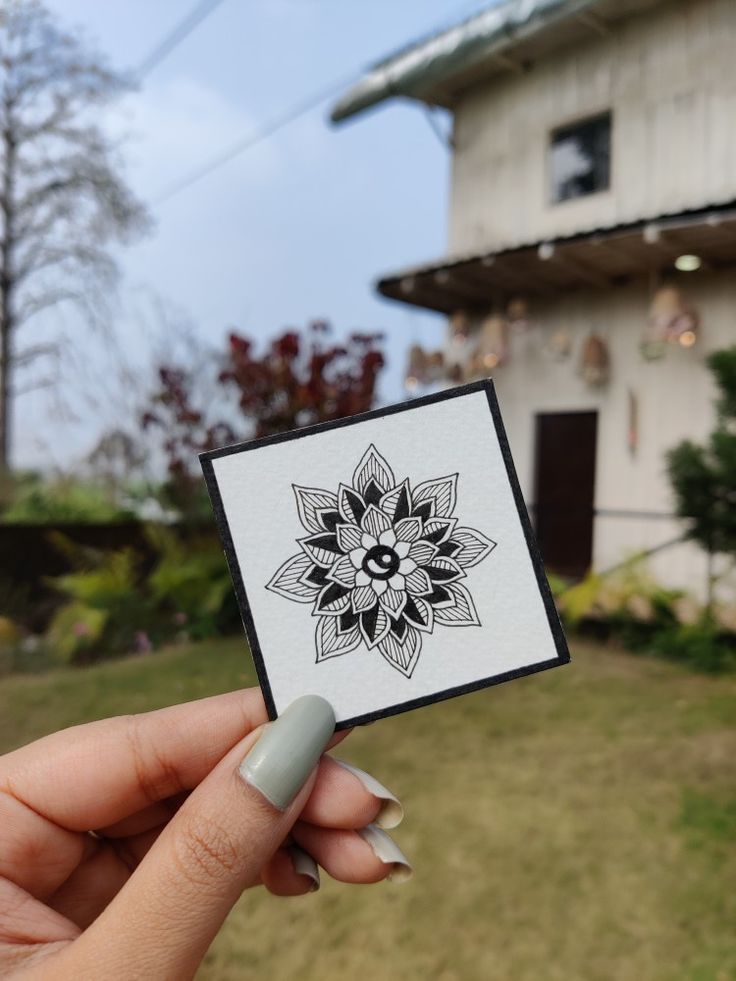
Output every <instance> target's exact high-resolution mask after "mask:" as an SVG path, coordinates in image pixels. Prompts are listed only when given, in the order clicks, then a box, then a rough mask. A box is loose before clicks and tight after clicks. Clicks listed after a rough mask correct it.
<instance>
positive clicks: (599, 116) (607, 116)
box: [545, 109, 614, 207]
mask: <svg viewBox="0 0 736 981" xmlns="http://www.w3.org/2000/svg"><path fill="white" fill-rule="evenodd" d="M599 120H607V121H608V174H607V178H608V180H607V183H606V184H605V186H601V187H596V188H595V189H594V190H592V191H586V192H584V193H582V194H575V195H572V196H570V197H558V196H557V193H556V186H555V180H554V173H553V169H552V167H553V165H552V153H553V150H554V146H555V140H556V139H557V138H559V136H560V134H564V133H566V132H568V131H569V132H572V131H574V130H575V129H577V128H579V127H582V126H585V125H587V124H589V123H595V122H598V121H599ZM613 133H614V113H613V110H612V109H601V110H599V111H597V112H592V113H586V114H585V115H581V116H576V117H575V118H573V119H570V120H568V121H566V122H564V123H559V124H558V125H556V126H553V127H552V128H551V129H550V130H548V132H547V150H546V164H547V166H546V168H545V169H546V184H547V203H548V204H549V205H551V206H552V207H559V206H560V205H565V204H570V203H572V202H574V201H582V200H587V199H589V198H592V197H595V196H596V195H599V194H607V193H609V192H610V191H611V189H612V187H613Z"/></svg>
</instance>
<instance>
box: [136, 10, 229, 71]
mask: <svg viewBox="0 0 736 981" xmlns="http://www.w3.org/2000/svg"><path fill="white" fill-rule="evenodd" d="M221 3H223V0H200V2H199V3H198V4H196V5H195V6H194V7H193V9H192V10H191V11H190V12H189V13H188V14H187V16H186V17H184V18H183V19H182V20H181V21H179V23H178V24H176V26H175V27H174V28H173V29H172V30H171V31H169V33H168V34H167V35H166V36H165V37H164V38H163V39H162V40H161V41H159V43H158V44H157V45H156V46H155V47H154V48H153V49H152V50H151V51H150V52H149V54H148V55H146V57H145V58H144V59H143V61H141V63H140V64H139V65H138V68H137V69H136V70H135V77H136V78H137V79H138V80H139V81H141V80H142V79H144V78H145V77H146V75H150V73H151V72H152V71H153V69H154V68H156V67H157V66H158V65H159V64H160V63H161V62H162V61H163V60H164V58H166V57H168V55H170V54H171V52H172V51H173V50H174V48H176V47H178V45H180V44H181V42H182V41H183V40H184V39H185V38H187V37H189V35H190V34H191V33H192V31H193V30H194V29H195V28H197V27H199V25H200V24H201V23H202V21H204V20H205V18H206V17H209V15H210V14H211V13H213V11H215V10H216V9H217V7H219V6H220V4H221Z"/></svg>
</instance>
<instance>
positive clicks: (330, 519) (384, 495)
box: [201, 380, 570, 729]
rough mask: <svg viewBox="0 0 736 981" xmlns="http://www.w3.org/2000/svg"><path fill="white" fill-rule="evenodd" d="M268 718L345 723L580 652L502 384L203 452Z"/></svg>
mask: <svg viewBox="0 0 736 981" xmlns="http://www.w3.org/2000/svg"><path fill="white" fill-rule="evenodd" d="M201 461H202V467H203V470H204V474H205V479H206V481H207V487H208V490H209V493H210V497H211V499H212V504H213V508H214V512H215V516H216V520H217V524H218V528H219V532H220V535H221V537H222V540H223V544H224V547H225V554H226V556H227V560H228V563H229V566H230V571H231V573H232V577H233V582H234V585H235V592H236V594H237V598H238V603H239V605H240V612H241V615H242V618H243V624H244V626H245V630H246V633H247V635H248V640H249V642H250V647H251V651H252V653H253V658H254V660H255V664H256V668H257V670H258V677H259V680H260V683H261V687H262V689H263V695H264V698H265V701H266V706H267V708H268V712H269V716H270V718H272V719H273V718H276V716H277V715H278V714H279V713H280V712H282V711H283V710H284V709H285V708H286V706H287V705H289V703H290V702H292V701H293V700H294V699H295V698H298V697H299V696H300V695H305V694H317V695H321V696H322V697H323V698H326V699H327V701H328V702H330V704H331V705H332V707H333V709H334V711H335V715H336V718H337V722H338V725H337V728H338V729H344V728H347V727H349V726H354V725H359V724H361V723H365V722H369V721H373V720H375V719H379V718H383V717H385V716H389V715H394V714H396V713H398V712H405V711H408V710H409V709H413V708H418V707H419V706H422V705H429V704H431V703H433V702H436V701H439V700H441V699H444V698H450V697H452V696H454V695H462V694H464V693H466V692H470V691H474V690H476V689H479V688H485V687H487V686H489V685H495V684H498V683H499V682H502V681H508V680H510V679H512V678H518V677H520V676H522V675H526V674H531V673H533V672H535V671H541V670H543V669H545V668H551V667H555V666H556V665H559V664H565V663H567V662H568V661H569V659H570V656H569V653H568V650H567V644H566V642H565V637H564V634H563V632H562V628H561V626H560V621H559V618H558V616H557V611H556V609H555V605H554V601H553V599H552V594H551V592H550V589H549V585H548V583H547V579H546V577H545V574H544V569H543V567H542V561H541V558H540V555H539V551H538V549H537V545H536V542H535V540H534V535H533V533H532V529H531V524H530V522H529V517H528V515H527V511H526V508H525V505H524V500H523V497H522V494H521V489H520V487H519V483H518V480H517V478H516V473H515V471H514V465H513V461H512V459H511V453H510V450H509V446H508V442H507V440H506V435H505V432H504V428H503V422H502V420H501V415H500V411H499V408H498V403H497V401H496V396H495V392H494V388H493V383H492V382H491V381H490V380H489V381H481V382H477V383H474V384H471V385H465V386H462V387H459V388H453V389H450V390H447V391H444V392H440V393H438V394H435V395H428V396H426V397H423V398H417V399H414V400H413V401H411V402H406V403H402V404H400V405H392V406H388V407H386V408H382V409H377V410H375V411H372V412H367V413H365V414H363V415H360V416H353V417H350V418H347V419H342V420H339V421H337V422H330V423H324V424H321V425H317V426H312V427H309V428H306V429H300V430H296V431H294V432H290V433H285V434H280V435H277V436H271V437H266V438H264V439H257V440H252V441H251V442H247V443H241V444H238V445H236V446H228V447H224V448H223V449H219V450H214V451H212V452H209V453H205V454H203V455H202V457H201Z"/></svg>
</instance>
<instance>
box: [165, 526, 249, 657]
mask: <svg viewBox="0 0 736 981" xmlns="http://www.w3.org/2000/svg"><path fill="white" fill-rule="evenodd" d="M149 538H150V540H151V541H152V542H153V544H154V545H155V547H156V550H157V552H158V553H159V558H158V561H157V563H156V566H155V568H154V570H153V572H152V573H151V574H150V576H149V577H148V583H147V585H148V589H149V591H150V595H151V598H152V601H153V602H154V604H155V605H156V607H157V609H159V610H161V611H167V612H168V613H169V614H170V616H171V619H172V622H173V623H174V625H176V626H178V628H179V629H180V630H181V631H182V632H184V633H186V634H187V635H189V636H190V637H195V638H204V637H211V636H214V635H215V634H217V633H221V632H222V631H223V630H227V629H228V628H229V627H234V626H236V625H237V623H238V612H237V605H236V603H235V598H234V595H233V588H232V582H231V579H230V574H229V572H228V568H227V564H226V562H225V557H224V555H223V553H222V548H221V546H220V545H219V543H218V542H217V540H216V539H215V538H214V536H211V535H198V536H196V537H193V538H187V539H182V538H179V537H178V536H176V535H175V534H174V533H173V532H172V531H170V530H169V529H166V528H161V527H157V528H152V529H150V530H149Z"/></svg>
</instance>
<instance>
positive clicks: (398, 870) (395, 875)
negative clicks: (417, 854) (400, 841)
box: [358, 824, 414, 882]
mask: <svg viewBox="0 0 736 981" xmlns="http://www.w3.org/2000/svg"><path fill="white" fill-rule="evenodd" d="M358 834H359V835H360V837H361V838H362V839H363V841H364V842H365V843H366V844H367V845H369V846H370V849H371V851H372V852H373V854H374V855H375V856H376V858H377V859H378V860H379V861H381V862H383V863H384V865H390V866H391V872H390V873H389V874H388V876H387V877H386V878H388V879H389V880H390V881H391V882H408V881H409V879H411V877H412V875H413V874H414V870H413V869H412V867H411V865H410V864H409V859H408V858H407V857H406V855H404V853H403V852H402V850H401V849H400V848H399V846H398V845H397V844H396V842H395V841H394V840H393V838H391V837H389V835H387V834H386V832H385V831H382V830H381V829H380V828H377V827H376V826H375V824H367V825H366V826H365V827H364V828H361V829H360V831H358Z"/></svg>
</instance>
